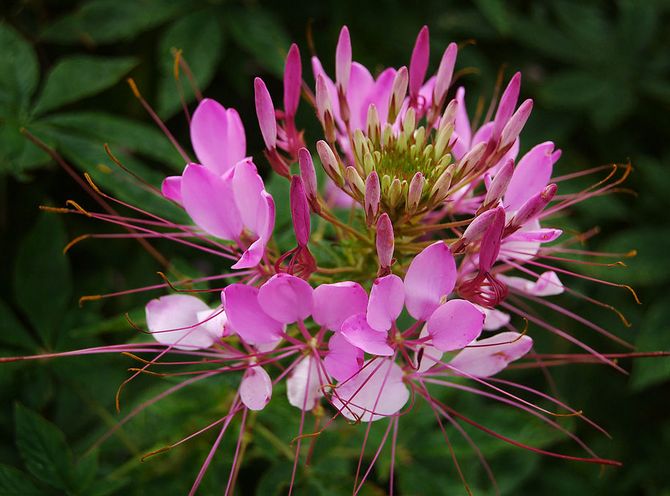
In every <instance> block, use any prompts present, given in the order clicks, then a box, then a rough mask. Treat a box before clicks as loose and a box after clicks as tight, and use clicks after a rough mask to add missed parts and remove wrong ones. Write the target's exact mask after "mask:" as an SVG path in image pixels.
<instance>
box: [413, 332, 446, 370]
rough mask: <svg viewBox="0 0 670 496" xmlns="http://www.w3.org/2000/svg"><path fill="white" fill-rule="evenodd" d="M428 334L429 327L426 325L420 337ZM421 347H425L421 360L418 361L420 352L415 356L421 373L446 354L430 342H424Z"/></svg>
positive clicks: (416, 364) (417, 367)
mask: <svg viewBox="0 0 670 496" xmlns="http://www.w3.org/2000/svg"><path fill="white" fill-rule="evenodd" d="M426 336H428V329H427V328H426V326H423V329H421V333H420V334H419V338H425V337H426ZM421 349H423V352H422V353H421V361H420V362H418V359H419V353H416V354H415V356H414V361H415V366H416V371H417V373H419V374H421V373H423V372H426V371H427V370H429V369H431V368H432V367H433V365H435V364H436V363H438V362H440V361H441V360H442V356H443V355H444V353H442V352H441V351H440V350H438V349H437V348H435V347H434V346H431V345H430V344H424V345H423V346H421Z"/></svg>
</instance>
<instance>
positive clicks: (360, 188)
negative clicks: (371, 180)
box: [344, 166, 365, 198]
mask: <svg viewBox="0 0 670 496" xmlns="http://www.w3.org/2000/svg"><path fill="white" fill-rule="evenodd" d="M344 180H345V183H346V184H347V186H349V190H350V191H351V193H352V194H353V195H354V196H356V197H358V198H362V197H363V196H364V195H365V183H364V182H363V178H362V177H361V175H360V174H359V173H358V171H357V170H356V168H355V167H351V166H349V167H347V168H346V170H345V171H344Z"/></svg>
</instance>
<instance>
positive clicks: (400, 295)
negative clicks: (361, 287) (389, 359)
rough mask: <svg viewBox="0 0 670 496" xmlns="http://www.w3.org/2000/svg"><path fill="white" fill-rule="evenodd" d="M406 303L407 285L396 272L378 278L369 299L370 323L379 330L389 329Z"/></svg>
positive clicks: (368, 318)
mask: <svg viewBox="0 0 670 496" xmlns="http://www.w3.org/2000/svg"><path fill="white" fill-rule="evenodd" d="M404 304H405V285H404V284H403V282H402V279H400V278H399V277H398V276H396V275H395V274H389V275H388V276H384V277H380V278H379V279H376V280H375V282H374V284H373V285H372V289H371V290H370V300H369V301H368V312H367V320H368V324H370V326H371V327H372V328H373V329H376V330H377V331H388V330H389V329H390V328H391V326H392V325H393V323H394V322H395V320H396V319H397V318H398V316H399V315H400V312H402V307H403V305H404Z"/></svg>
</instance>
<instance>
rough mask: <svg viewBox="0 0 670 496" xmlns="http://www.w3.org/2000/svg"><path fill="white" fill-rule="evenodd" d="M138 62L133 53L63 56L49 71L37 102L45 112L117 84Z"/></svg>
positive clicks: (41, 111) (37, 105)
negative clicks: (116, 55)
mask: <svg viewBox="0 0 670 496" xmlns="http://www.w3.org/2000/svg"><path fill="white" fill-rule="evenodd" d="M136 64H137V60H136V59H135V58H131V57H116V58H108V57H90V56H86V55H76V56H73V57H69V58H66V59H63V60H60V61H59V62H58V63H57V64H56V65H55V66H54V67H53V68H52V69H51V71H49V74H48V75H47V79H46V82H45V83H44V87H43V88H42V92H41V94H40V96H39V97H38V99H37V104H36V105H35V113H37V114H43V113H45V112H47V111H49V110H53V109H55V108H58V107H62V106H63V105H65V104H68V103H72V102H75V101H77V100H81V99H83V98H86V97H88V96H91V95H95V94H97V93H100V92H101V91H103V90H105V89H107V88H109V87H111V86H114V85H115V84H116V83H117V82H118V81H119V79H121V78H122V77H123V76H124V75H125V74H126V73H127V72H128V71H130V69H132V68H133V67H134V66H135V65H136Z"/></svg>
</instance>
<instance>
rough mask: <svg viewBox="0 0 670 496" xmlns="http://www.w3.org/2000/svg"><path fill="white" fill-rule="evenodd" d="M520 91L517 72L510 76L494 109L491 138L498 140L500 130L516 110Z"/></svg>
mask: <svg viewBox="0 0 670 496" xmlns="http://www.w3.org/2000/svg"><path fill="white" fill-rule="evenodd" d="M520 89H521V73H520V72H517V73H516V74H514V76H512V79H510V81H509V83H508V84H507V87H506V88H505V91H503V94H502V96H501V97H500V103H499V104H498V108H497V109H496V115H495V118H494V119H493V133H492V136H493V137H494V138H496V139H498V138H500V135H501V134H502V130H503V128H504V127H505V124H507V121H509V118H510V117H512V114H513V113H514V109H515V108H516V102H517V101H518V100H519V91H520Z"/></svg>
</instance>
